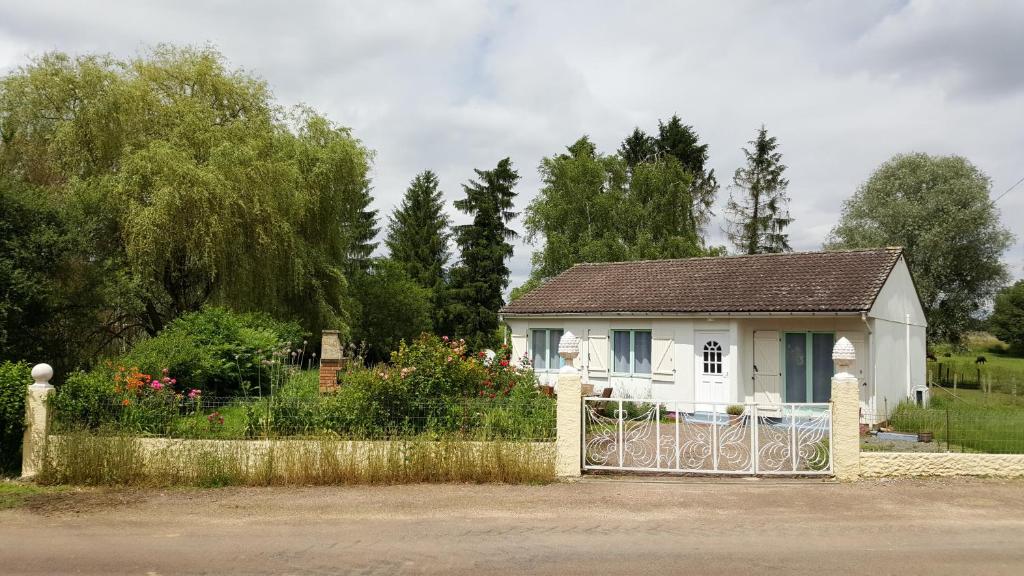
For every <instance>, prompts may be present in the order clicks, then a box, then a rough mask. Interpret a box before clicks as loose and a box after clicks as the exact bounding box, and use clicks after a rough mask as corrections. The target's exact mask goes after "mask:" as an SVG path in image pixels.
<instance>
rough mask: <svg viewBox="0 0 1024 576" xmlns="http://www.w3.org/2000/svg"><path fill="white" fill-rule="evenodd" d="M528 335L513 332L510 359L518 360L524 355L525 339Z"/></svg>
mask: <svg viewBox="0 0 1024 576" xmlns="http://www.w3.org/2000/svg"><path fill="white" fill-rule="evenodd" d="M527 338H528V336H527V335H526V334H513V335H512V361H513V362H518V361H519V360H521V359H522V358H523V356H526V341H527Z"/></svg>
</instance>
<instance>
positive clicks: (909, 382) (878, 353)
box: [865, 258, 927, 421]
mask: <svg viewBox="0 0 1024 576" xmlns="http://www.w3.org/2000/svg"><path fill="white" fill-rule="evenodd" d="M868 317H869V318H870V324H871V327H872V332H873V338H872V345H871V348H872V354H873V355H874V356H875V358H876V361H875V368H874V369H875V374H874V382H875V389H874V393H873V395H872V403H871V404H870V405H869V406H868V407H866V408H865V412H866V413H868V414H869V415H870V416H872V417H873V420H874V421H882V420H884V419H885V417H886V416H887V414H889V413H891V412H892V410H893V409H894V408H895V407H896V405H897V404H899V403H900V402H901V401H902V400H904V399H905V398H907V397H909V396H911V394H912V391H913V389H914V388H915V387H917V386H924V385H925V384H926V378H927V375H926V366H925V363H926V362H927V359H926V357H925V354H926V346H927V343H926V331H927V321H926V320H925V316H924V309H923V308H922V307H921V301H920V300H919V299H918V297H917V290H916V289H915V288H914V282H913V279H912V278H911V276H910V269H909V268H907V264H906V262H905V261H904V260H903V258H900V259H899V260H898V261H897V262H896V265H895V266H894V267H893V270H892V272H891V273H890V274H889V278H888V279H887V280H886V282H885V284H884V285H883V286H882V289H881V290H880V291H879V293H878V298H876V299H875V304H874V305H873V306H872V307H871V311H870V312H868Z"/></svg>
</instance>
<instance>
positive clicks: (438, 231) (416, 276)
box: [384, 170, 451, 326]
mask: <svg viewBox="0 0 1024 576" xmlns="http://www.w3.org/2000/svg"><path fill="white" fill-rule="evenodd" d="M437 187H438V180H437V175H436V174H434V173H433V172H431V171H430V170H425V171H423V172H421V173H420V174H417V175H416V177H415V178H414V179H413V181H412V183H411V184H410V185H409V188H408V189H407V190H406V191H405V197H404V198H403V199H402V204H401V206H399V207H398V208H397V209H396V210H395V211H394V212H393V213H392V214H391V219H390V221H389V222H388V235H387V238H386V239H385V240H384V243H385V244H386V245H387V247H388V250H389V251H390V252H391V259H392V260H393V261H394V262H396V263H397V264H399V265H401V266H402V267H403V268H404V269H405V272H406V274H408V275H409V277H410V278H412V279H413V281H415V282H416V283H417V284H419V285H420V286H421V287H423V288H426V289H428V290H430V291H431V294H432V299H433V303H434V324H435V326H440V324H441V319H440V317H439V316H438V314H439V312H440V310H441V308H442V302H441V299H442V296H443V291H444V282H445V266H447V264H448V258H449V256H450V254H449V252H448V238H449V232H448V227H449V226H450V224H451V222H450V220H449V218H448V215H447V214H445V212H444V200H443V195H442V194H441V191H440V190H438V189H437Z"/></svg>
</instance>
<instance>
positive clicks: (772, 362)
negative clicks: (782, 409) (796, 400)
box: [751, 330, 782, 404]
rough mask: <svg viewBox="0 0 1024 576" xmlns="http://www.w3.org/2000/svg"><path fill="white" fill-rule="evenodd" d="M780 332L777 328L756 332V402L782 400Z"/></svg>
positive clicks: (771, 402) (770, 402) (775, 402)
mask: <svg viewBox="0 0 1024 576" xmlns="http://www.w3.org/2000/svg"><path fill="white" fill-rule="evenodd" d="M780 354H781V350H780V344H779V333H778V332H777V331H775V330H758V331H756V332H754V366H753V367H751V368H754V367H756V368H757V371H756V372H753V374H754V402H757V403H758V404H779V403H781V402H782V369H781V367H780V366H779V355H780Z"/></svg>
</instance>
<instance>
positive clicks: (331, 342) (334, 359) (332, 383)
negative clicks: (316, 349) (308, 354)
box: [320, 330, 344, 393]
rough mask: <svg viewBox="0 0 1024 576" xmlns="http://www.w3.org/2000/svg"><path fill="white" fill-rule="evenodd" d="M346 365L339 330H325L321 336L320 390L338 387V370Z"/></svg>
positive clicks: (324, 390) (330, 389)
mask: <svg viewBox="0 0 1024 576" xmlns="http://www.w3.org/2000/svg"><path fill="white" fill-rule="evenodd" d="M343 365H344V358H342V349H341V337H340V336H339V334H338V331H337V330H324V331H323V334H322V335H321V337H320V392H321V393H324V392H333V391H335V390H337V389H338V371H339V370H341V368H342V366H343Z"/></svg>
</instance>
